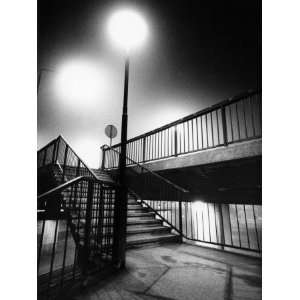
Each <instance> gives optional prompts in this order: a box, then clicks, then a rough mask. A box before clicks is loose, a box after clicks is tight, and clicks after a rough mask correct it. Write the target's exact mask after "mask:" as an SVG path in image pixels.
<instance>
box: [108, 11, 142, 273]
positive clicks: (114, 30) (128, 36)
mask: <svg viewBox="0 0 300 300" xmlns="http://www.w3.org/2000/svg"><path fill="white" fill-rule="evenodd" d="M108 31H109V35H110V37H111V39H112V40H113V41H114V42H115V44H116V45H117V46H119V47H120V48H122V49H123V50H125V52H126V56H125V78H124V96H123V112H122V125H121V126H122V127H121V153H120V156H119V184H120V189H119V191H118V193H117V194H116V201H115V209H114V216H115V223H114V233H115V234H114V243H113V244H114V245H113V257H114V263H115V265H116V266H117V267H118V268H123V267H125V250H126V227H127V198H128V197H127V187H126V186H127V185H126V176H125V168H126V145H127V124H128V113H127V108H128V82H129V54H130V52H131V51H132V50H133V49H135V48H137V47H138V46H140V45H141V44H142V42H143V41H144V40H145V37H146V35H147V25H146V23H145V21H144V19H143V17H142V16H141V15H140V14H139V13H137V12H136V11H134V10H130V9H121V10H119V11H116V12H115V13H114V14H113V15H112V16H111V17H110V19H109V22H108Z"/></svg>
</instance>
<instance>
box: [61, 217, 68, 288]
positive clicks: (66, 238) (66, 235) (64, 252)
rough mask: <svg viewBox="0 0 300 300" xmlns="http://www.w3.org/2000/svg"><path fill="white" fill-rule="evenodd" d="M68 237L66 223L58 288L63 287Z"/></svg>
mask: <svg viewBox="0 0 300 300" xmlns="http://www.w3.org/2000/svg"><path fill="white" fill-rule="evenodd" d="M68 235H69V226H68V223H67V222H66V234H65V241H64V251H63V263H62V269H61V275H60V276H61V281H60V286H61V287H63V284H64V277H65V266H66V257H67V245H68Z"/></svg>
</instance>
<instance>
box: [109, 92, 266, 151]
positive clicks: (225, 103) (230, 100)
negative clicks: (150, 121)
mask: <svg viewBox="0 0 300 300" xmlns="http://www.w3.org/2000/svg"><path fill="white" fill-rule="evenodd" d="M260 92H261V90H256V91H249V92H247V93H243V94H240V95H238V96H235V97H232V98H228V99H225V100H223V101H221V102H218V103H216V104H214V105H212V106H210V107H207V108H205V109H202V110H199V111H197V112H195V113H193V114H190V115H188V116H185V117H183V118H181V119H178V120H176V121H173V122H171V123H168V124H166V125H163V126H161V127H158V128H156V129H153V130H151V131H148V132H146V133H143V134H141V135H138V136H136V137H134V138H131V139H129V140H127V144H128V143H130V142H134V141H136V140H139V139H141V138H144V137H147V136H149V135H152V134H154V133H157V132H160V131H162V130H165V129H168V128H171V127H172V126H175V125H178V124H181V123H183V122H186V121H189V120H191V119H194V118H196V117H199V116H201V115H205V114H207V113H209V112H212V111H214V110H216V109H220V108H222V107H224V106H228V105H231V104H233V103H236V102H238V101H239V100H241V99H243V98H245V97H250V96H252V95H255V94H257V93H260ZM119 146H121V143H118V144H115V145H113V146H112V147H113V148H115V147H119Z"/></svg>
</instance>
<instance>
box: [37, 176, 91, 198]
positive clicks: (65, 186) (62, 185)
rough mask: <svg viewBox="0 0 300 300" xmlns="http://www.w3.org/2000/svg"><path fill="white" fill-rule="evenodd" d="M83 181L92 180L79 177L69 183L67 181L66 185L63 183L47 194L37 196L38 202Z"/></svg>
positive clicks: (86, 177)
mask: <svg viewBox="0 0 300 300" xmlns="http://www.w3.org/2000/svg"><path fill="white" fill-rule="evenodd" d="M82 179H90V177H88V176H78V177H76V178H74V179H71V180H69V181H67V182H65V183H63V184H61V185H59V186H57V187H55V188H53V189H51V190H49V191H47V192H45V193H43V194H41V195H39V196H37V200H41V199H43V198H46V197H48V196H50V195H53V194H57V193H59V192H61V191H63V190H64V189H65V188H67V187H69V186H70V185H72V184H74V183H77V182H79V181H81V180H82Z"/></svg>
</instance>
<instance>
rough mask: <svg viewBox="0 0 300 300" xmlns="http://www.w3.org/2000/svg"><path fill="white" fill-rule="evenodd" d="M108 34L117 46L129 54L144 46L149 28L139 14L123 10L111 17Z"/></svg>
mask: <svg viewBox="0 0 300 300" xmlns="http://www.w3.org/2000/svg"><path fill="white" fill-rule="evenodd" d="M108 33H109V36H110V38H111V39H112V40H113V42H114V44H115V45H117V46H118V47H119V48H121V49H123V50H126V51H127V52H128V51H130V50H133V49H135V48H138V47H140V46H141V45H142V44H143V42H144V41H145V39H146V37H147V35H148V26H147V24H146V22H145V20H144V18H143V17H142V16H141V15H140V14H139V13H138V12H136V11H134V10H131V9H121V10H118V11H116V12H115V13H113V14H112V15H111V16H110V19H109V21H108Z"/></svg>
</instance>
